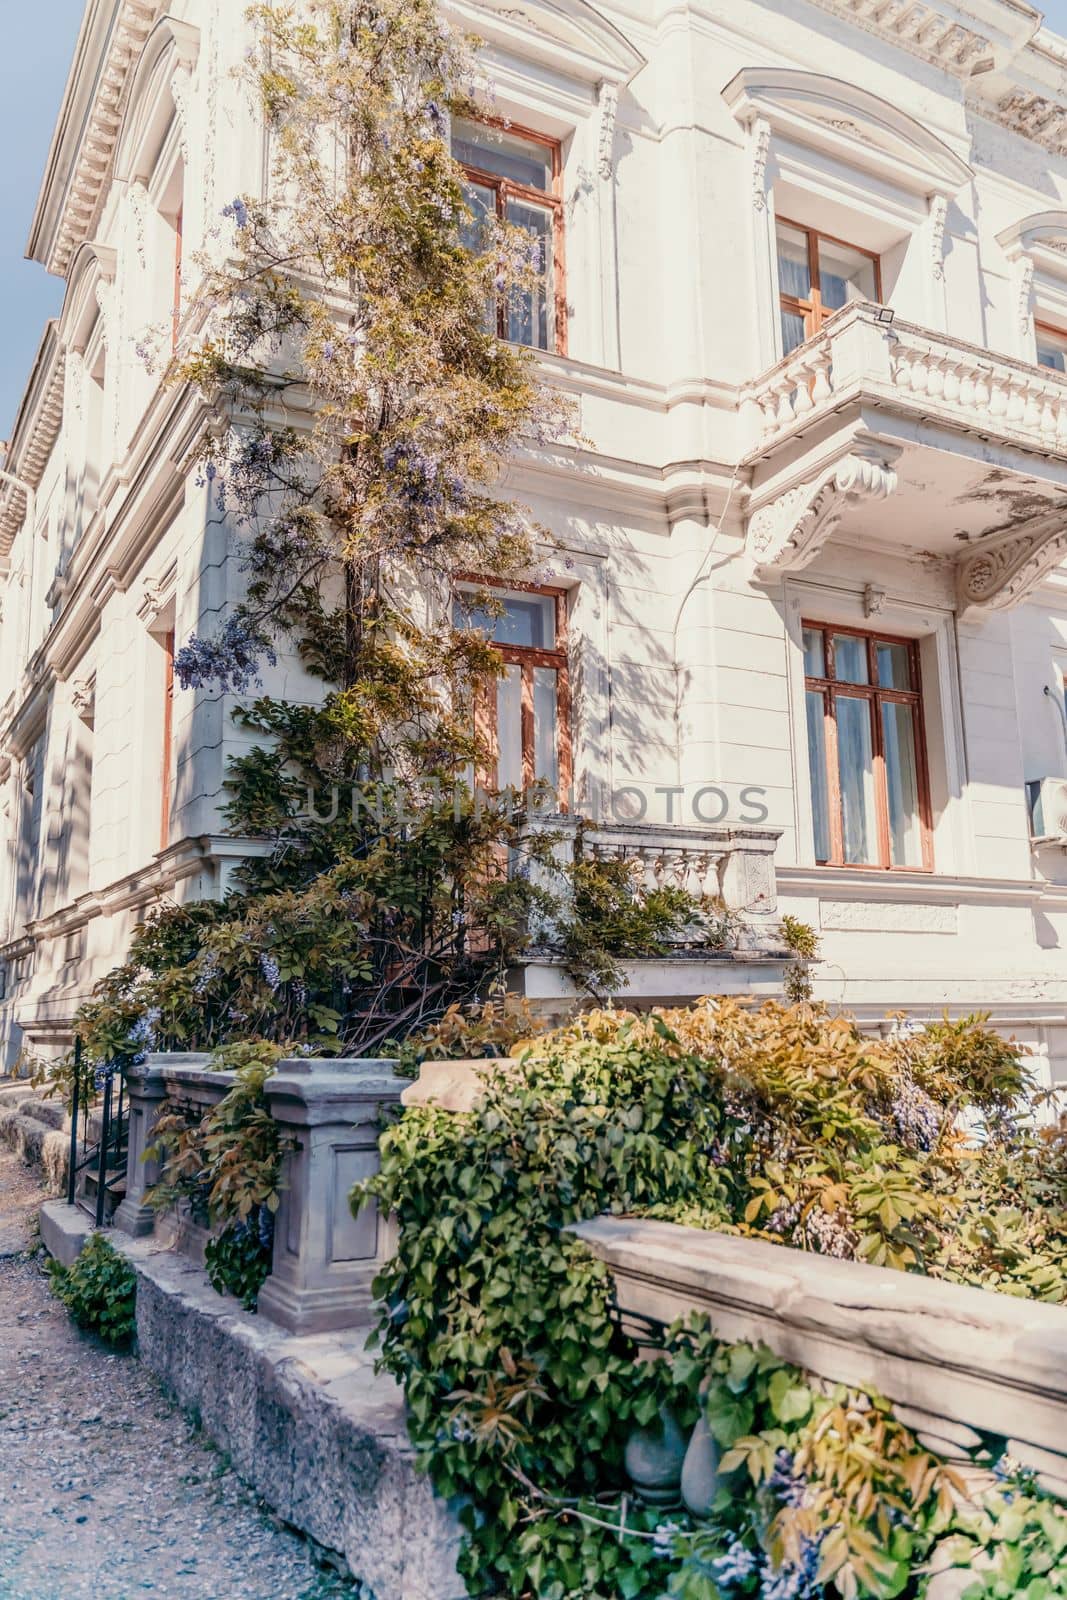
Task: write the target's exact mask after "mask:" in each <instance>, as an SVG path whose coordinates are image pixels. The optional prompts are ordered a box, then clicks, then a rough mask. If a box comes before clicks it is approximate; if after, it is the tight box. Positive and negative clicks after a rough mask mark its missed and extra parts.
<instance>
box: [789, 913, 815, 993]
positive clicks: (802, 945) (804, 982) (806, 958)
mask: <svg viewBox="0 0 1067 1600" xmlns="http://www.w3.org/2000/svg"><path fill="white" fill-rule="evenodd" d="M779 932H780V933H781V936H782V943H783V944H784V945H785V947H786V949H787V950H791V951H792V952H793V955H794V956H795V957H796V960H795V962H794V964H793V965H792V966H791V967H790V968H789V969H788V971H787V972H786V975H785V997H786V999H787V1000H792V1001H793V1002H795V1003H799V1002H800V1001H802V1000H810V999H811V996H812V983H811V968H812V963H813V962H815V961H818V959H819V936H818V934H817V933H816V932H815V929H814V928H813V927H811V925H810V924H809V923H807V922H801V921H800V919H799V918H798V917H789V916H786V917H783V918H782V921H781V924H780V928H779Z"/></svg>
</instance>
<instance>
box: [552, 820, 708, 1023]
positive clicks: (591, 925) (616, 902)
mask: <svg viewBox="0 0 1067 1600" xmlns="http://www.w3.org/2000/svg"><path fill="white" fill-rule="evenodd" d="M579 849H580V845H579ZM638 870H639V869H638V864H637V863H636V862H632V861H625V860H622V861H619V860H610V861H596V860H582V859H578V860H577V861H576V862H575V863H574V866H573V867H572V868H571V870H570V873H569V877H570V881H571V889H572V893H573V911H572V914H571V915H569V916H568V917H567V919H566V922H565V927H564V930H563V938H562V951H563V955H564V958H565V960H566V962H567V965H568V968H569V969H570V971H571V974H572V976H574V977H575V978H576V980H577V981H578V982H579V983H580V984H582V985H583V986H584V987H586V988H588V989H590V990H591V991H592V992H593V993H594V994H598V993H599V994H604V993H610V992H611V991H612V990H618V989H620V988H623V987H625V980H624V978H623V975H622V972H621V970H620V967H619V963H620V962H622V961H639V960H642V959H646V960H647V959H653V958H656V957H662V956H665V955H669V954H671V952H672V951H675V950H678V949H680V948H684V947H686V946H688V947H689V948H699V949H700V950H704V951H708V950H728V949H729V948H730V947H731V946H732V945H733V944H734V943H735V941H736V926H735V918H734V917H733V916H731V914H730V912H728V911H727V910H726V908H725V906H724V905H723V904H722V902H721V901H718V900H714V899H712V898H711V897H709V896H698V895H692V894H690V893H689V892H688V891H687V890H685V889H679V888H675V887H674V886H673V885H670V884H667V885H663V886H661V887H659V888H655V889H647V888H645V887H644V886H643V885H642V884H641V883H640V882H639V879H638Z"/></svg>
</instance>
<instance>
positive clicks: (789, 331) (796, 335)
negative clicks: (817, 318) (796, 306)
mask: <svg viewBox="0 0 1067 1600" xmlns="http://www.w3.org/2000/svg"><path fill="white" fill-rule="evenodd" d="M806 337H807V332H806V330H805V327H804V318H803V317H802V316H801V315H800V313H799V312H798V311H787V310H786V309H785V308H784V306H783V308H782V354H783V356H788V355H791V354H792V352H793V351H794V350H796V349H797V348H798V346H800V345H802V344H803V343H804V340H805V339H806Z"/></svg>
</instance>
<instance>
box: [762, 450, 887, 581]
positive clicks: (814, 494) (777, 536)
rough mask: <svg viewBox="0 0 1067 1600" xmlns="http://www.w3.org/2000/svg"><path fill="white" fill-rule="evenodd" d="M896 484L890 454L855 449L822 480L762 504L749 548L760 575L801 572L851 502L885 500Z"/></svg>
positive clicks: (813, 558) (810, 482) (812, 481)
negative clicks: (855, 450)
mask: <svg viewBox="0 0 1067 1600" xmlns="http://www.w3.org/2000/svg"><path fill="white" fill-rule="evenodd" d="M896 486H897V475H896V472H895V471H894V469H893V467H892V465H891V458H890V456H889V453H879V454H877V455H875V454H871V455H865V454H860V453H859V452H853V453H852V454H851V455H848V456H845V457H844V459H843V460H841V461H838V462H837V463H836V464H835V465H834V466H832V467H830V468H829V469H828V470H827V471H826V472H824V473H823V474H822V475H821V476H820V477H818V478H812V479H811V480H810V481H809V482H808V483H801V484H797V485H796V487H795V488H793V489H788V490H786V492H785V494H783V495H780V496H779V497H778V499H777V500H774V501H772V502H771V504H770V505H766V506H761V507H760V509H759V510H758V511H756V512H755V513H754V514H753V516H752V517H751V519H750V521H749V525H748V551H749V554H750V555H751V557H752V559H753V562H754V563H755V567H756V572H757V574H758V575H759V576H760V577H761V578H771V577H780V576H781V575H782V574H784V573H787V572H799V571H800V570H801V568H802V567H806V566H807V565H808V564H809V563H810V562H812V561H814V560H815V557H816V556H817V555H818V554H819V552H820V550H822V548H823V546H824V545H825V544H826V542H827V541H828V540H829V539H830V538H831V537H832V536H833V534H834V533H835V532H836V530H837V528H838V526H839V524H840V522H841V519H842V517H843V516H844V515H845V512H846V511H847V510H848V508H849V506H850V505H853V504H855V503H856V502H857V501H859V500H884V499H886V498H887V496H889V495H891V494H892V493H893V491H894V490H895V488H896Z"/></svg>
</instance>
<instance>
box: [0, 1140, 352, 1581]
mask: <svg viewBox="0 0 1067 1600" xmlns="http://www.w3.org/2000/svg"><path fill="white" fill-rule="evenodd" d="M41 1198H42V1197H41V1194H40V1191H39V1190H38V1189H37V1187H36V1184H35V1183H34V1180H33V1177H32V1175H31V1174H29V1173H28V1172H27V1170H26V1169H25V1168H24V1167H22V1166H21V1165H20V1164H19V1163H17V1162H16V1161H15V1159H14V1158H13V1157H12V1156H11V1155H9V1154H8V1153H7V1152H6V1151H2V1152H0V1600H83V1597H84V1600H90V1597H91V1600H140V1597H142V1596H144V1595H155V1596H157V1597H159V1600H341V1597H346V1600H355V1597H356V1596H357V1595H358V1593H359V1590H358V1586H355V1585H352V1584H350V1583H348V1582H345V1581H344V1580H342V1579H340V1578H338V1577H337V1576H336V1575H334V1574H333V1573H324V1572H322V1571H320V1570H319V1569H318V1568H317V1567H316V1566H315V1565H314V1563H313V1562H312V1560H311V1557H310V1552H309V1549H308V1546H307V1545H306V1544H305V1543H304V1542H303V1541H302V1540H301V1539H299V1538H297V1537H296V1536H295V1535H294V1534H292V1533H290V1532H289V1531H288V1530H286V1529H285V1528H283V1527H281V1526H279V1525H278V1524H277V1523H276V1522H274V1521H273V1520H272V1518H271V1517H270V1516H269V1514H267V1513H266V1512H265V1511H264V1510H263V1509H262V1508H261V1506H260V1503H259V1502H258V1501H257V1499H256V1497H255V1496H254V1495H253V1494H252V1493H251V1491H250V1490H248V1489H246V1488H245V1487H244V1485H243V1484H242V1483H241V1482H240V1480H239V1479H238V1478H237V1477H236V1476H235V1475H234V1473H232V1472H231V1471H230V1470H229V1468H228V1465H227V1462H226V1460H225V1458H224V1457H223V1456H221V1455H220V1454H219V1452H218V1451H217V1450H215V1449H214V1447H213V1446H212V1445H211V1444H210V1443H209V1442H208V1441H207V1440H206V1439H205V1437H204V1435H203V1434H200V1433H198V1432H196V1431H195V1430H194V1429H193V1428H192V1427H191V1426H190V1425H189V1423H188V1421H187V1420H186V1418H185V1417H184V1416H183V1414H182V1413H181V1412H180V1411H178V1410H177V1409H176V1408H175V1407H174V1406H172V1405H171V1404H170V1403H169V1402H168V1401H167V1400H166V1399H165V1398H164V1396H163V1394H162V1392H161V1390H160V1388H159V1386H158V1384H157V1383H156V1382H155V1380H154V1378H153V1377H152V1376H151V1374H149V1373H148V1372H146V1371H145V1370H144V1369H143V1368H142V1367H141V1366H140V1365H139V1364H138V1362H137V1361H136V1359H135V1358H134V1357H132V1356H124V1355H112V1354H110V1353H109V1352H108V1351H107V1350H106V1349H105V1348H104V1347H103V1346H101V1345H98V1344H97V1343H95V1341H93V1340H91V1339H89V1338H87V1337H86V1336H84V1335H82V1334H80V1333H78V1332H77V1330H76V1329H75V1328H74V1327H73V1325H72V1324H71V1322H70V1320H69V1318H68V1317H67V1314H66V1312H65V1311H64V1310H63V1308H62V1307H61V1306H60V1305H58V1304H57V1302H56V1301H55V1300H53V1298H52V1296H51V1294H50V1292H49V1289H48V1282H47V1279H46V1277H45V1276H44V1272H43V1270H42V1267H41V1264H40V1262H39V1261H38V1260H37V1259H36V1258H35V1257H34V1256H32V1255H31V1254H28V1253H26V1251H27V1247H28V1246H29V1247H32V1244H33V1237H32V1227H33V1218H34V1216H35V1213H36V1207H37V1205H38V1204H39V1203H40V1200H41Z"/></svg>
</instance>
